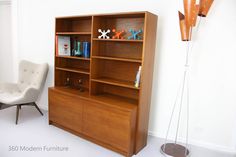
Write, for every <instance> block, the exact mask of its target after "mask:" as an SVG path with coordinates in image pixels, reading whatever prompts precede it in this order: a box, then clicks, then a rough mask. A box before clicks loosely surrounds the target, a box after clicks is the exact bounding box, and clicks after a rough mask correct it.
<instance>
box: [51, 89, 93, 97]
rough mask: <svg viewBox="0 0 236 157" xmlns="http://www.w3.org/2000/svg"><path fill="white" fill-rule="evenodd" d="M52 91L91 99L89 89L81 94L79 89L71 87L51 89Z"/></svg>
mask: <svg viewBox="0 0 236 157" xmlns="http://www.w3.org/2000/svg"><path fill="white" fill-rule="evenodd" d="M50 89H53V90H57V91H60V92H63V93H64V94H70V95H73V96H75V95H76V96H80V97H89V91H88V89H87V90H84V91H83V92H80V91H79V90H78V89H76V88H72V87H69V86H68V87H65V86H58V87H51V88H50Z"/></svg>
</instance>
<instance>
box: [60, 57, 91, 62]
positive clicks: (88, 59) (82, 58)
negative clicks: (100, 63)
mask: <svg viewBox="0 0 236 157" xmlns="http://www.w3.org/2000/svg"><path fill="white" fill-rule="evenodd" d="M56 57H57V58H68V59H78V60H85V61H90V58H84V57H75V56H56Z"/></svg>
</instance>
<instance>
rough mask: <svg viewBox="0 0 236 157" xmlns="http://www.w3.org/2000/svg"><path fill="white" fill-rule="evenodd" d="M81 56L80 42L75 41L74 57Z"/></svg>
mask: <svg viewBox="0 0 236 157" xmlns="http://www.w3.org/2000/svg"><path fill="white" fill-rule="evenodd" d="M82 54H83V53H82V51H81V42H80V41H77V49H76V50H75V52H74V55H75V56H77V57H80V56H82Z"/></svg>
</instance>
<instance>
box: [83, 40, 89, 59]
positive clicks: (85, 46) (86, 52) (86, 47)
mask: <svg viewBox="0 0 236 157" xmlns="http://www.w3.org/2000/svg"><path fill="white" fill-rule="evenodd" d="M83 57H85V58H89V57H90V43H89V42H83Z"/></svg>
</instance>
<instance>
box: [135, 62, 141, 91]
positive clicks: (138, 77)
mask: <svg viewBox="0 0 236 157" xmlns="http://www.w3.org/2000/svg"><path fill="white" fill-rule="evenodd" d="M141 69H142V66H139V68H138V71H137V74H136V79H135V81H134V86H135V87H136V88H138V87H139V86H140V77H141Z"/></svg>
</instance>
